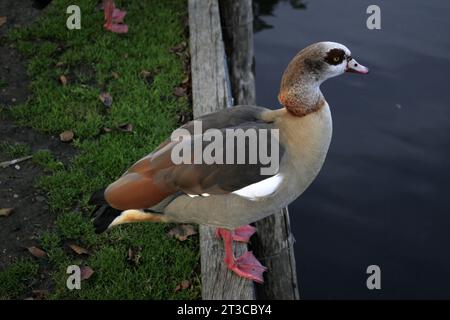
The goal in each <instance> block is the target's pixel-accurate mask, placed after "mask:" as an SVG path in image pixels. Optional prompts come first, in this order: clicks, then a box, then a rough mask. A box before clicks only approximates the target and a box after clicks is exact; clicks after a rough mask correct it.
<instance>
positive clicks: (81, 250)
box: [69, 244, 91, 255]
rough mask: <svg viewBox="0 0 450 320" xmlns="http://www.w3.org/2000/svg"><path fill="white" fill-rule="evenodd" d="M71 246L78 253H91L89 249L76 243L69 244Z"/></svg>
mask: <svg viewBox="0 0 450 320" xmlns="http://www.w3.org/2000/svg"><path fill="white" fill-rule="evenodd" d="M69 248H70V249H72V250H73V251H74V252H75V253H76V254H80V255H81V254H91V253H90V252H89V251H88V250H87V249H85V248H83V247H80V246H78V245H76V244H69Z"/></svg>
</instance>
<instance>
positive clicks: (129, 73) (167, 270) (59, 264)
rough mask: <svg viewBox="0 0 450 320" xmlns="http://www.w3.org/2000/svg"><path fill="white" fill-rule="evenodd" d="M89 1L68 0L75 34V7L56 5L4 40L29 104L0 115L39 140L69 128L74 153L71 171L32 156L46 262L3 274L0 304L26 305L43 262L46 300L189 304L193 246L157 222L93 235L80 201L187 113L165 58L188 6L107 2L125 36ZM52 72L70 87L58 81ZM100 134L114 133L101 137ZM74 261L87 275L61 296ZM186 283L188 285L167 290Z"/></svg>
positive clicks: (179, 64)
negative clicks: (120, 12)
mask: <svg viewBox="0 0 450 320" xmlns="http://www.w3.org/2000/svg"><path fill="white" fill-rule="evenodd" d="M96 3H97V1H93V0H92V1H88V0H79V1H76V4H77V5H79V6H80V7H81V26H82V28H81V30H68V29H67V28H66V19H67V16H68V15H67V14H66V8H67V6H68V5H70V4H73V1H65V0H59V1H57V0H54V1H53V2H52V4H51V5H50V6H49V7H48V9H47V11H46V12H45V13H44V14H43V16H42V17H41V18H40V19H39V20H38V21H37V22H36V23H34V24H33V25H32V26H31V27H29V28H25V29H14V30H12V32H10V34H9V40H8V41H9V42H10V43H11V44H12V45H15V46H16V47H17V48H18V49H19V50H20V52H21V53H22V54H23V55H24V56H25V57H26V58H27V72H28V74H29V77H30V83H29V88H30V91H31V97H30V99H29V100H28V101H27V102H26V103H24V104H22V105H19V106H16V107H14V108H13V109H12V110H11V111H8V112H9V113H10V114H11V116H12V117H13V119H14V121H16V122H17V123H19V124H21V125H23V126H29V127H32V128H33V129H35V130H37V131H40V132H44V133H48V134H52V135H58V134H59V133H61V132H62V131H65V130H71V131H73V133H74V141H73V142H72V143H73V144H74V146H75V147H76V148H77V150H78V154H77V156H76V157H75V158H74V159H73V160H72V161H71V162H70V164H69V165H62V164H61V163H59V162H58V161H56V160H55V159H54V157H53V155H52V154H51V153H49V152H46V151H42V152H38V153H37V154H36V155H35V157H34V161H36V162H37V163H38V164H39V165H41V166H42V167H43V168H44V169H45V170H46V172H47V174H46V175H45V176H44V177H43V178H40V179H39V181H38V182H37V183H38V187H39V188H41V189H43V190H45V192H46V194H47V195H48V201H49V206H50V211H51V212H49V214H53V215H55V216H56V223H55V226H54V227H53V228H52V230H51V231H50V232H47V233H46V234H45V235H44V236H43V238H42V239H40V246H41V247H42V249H43V250H45V251H46V253H47V257H46V258H44V259H41V260H34V259H31V258H30V260H26V261H20V262H18V263H17V264H16V265H13V266H11V267H10V268H9V269H7V270H6V271H4V272H2V273H1V274H0V297H1V298H17V297H23V295H24V294H26V290H29V284H30V283H31V282H32V281H33V279H35V278H36V277H37V276H38V275H39V272H40V270H42V268H43V267H44V266H45V268H46V269H48V270H50V273H51V279H52V283H53V286H54V287H53V288H52V290H50V296H49V298H54V299H58V298H80V299H103V298H106V299H108V298H110V299H131V298H135V299H179V298H180V299H195V298H198V297H199V295H200V288H199V287H200V286H199V280H198V275H197V273H196V269H198V263H199V254H198V239H197V238H195V237H193V238H189V239H188V240H186V241H184V242H180V241H178V240H175V239H170V238H168V237H167V230H168V228H169V226H167V225H160V224H139V225H129V226H121V227H118V228H116V229H114V230H111V231H110V232H108V233H107V234H104V235H101V236H97V235H95V234H94V232H93V228H92V225H91V223H90V219H89V211H90V209H91V208H90V207H89V206H88V205H87V201H88V199H89V196H90V194H91V193H92V192H93V191H95V190H97V189H99V188H101V187H103V186H105V185H107V184H109V183H110V182H112V181H113V180H115V179H116V178H117V177H118V176H120V175H121V174H122V173H123V172H124V170H125V169H126V168H127V167H128V166H130V165H131V164H132V163H133V162H134V161H136V160H137V159H139V158H140V157H142V156H144V155H146V154H148V153H149V152H150V151H151V150H152V149H153V148H154V147H156V146H157V145H158V144H159V143H160V142H161V141H163V140H164V139H165V138H166V137H167V136H168V135H169V133H170V132H171V131H172V130H173V129H174V128H176V127H177V126H178V125H179V123H178V115H179V114H180V112H186V111H188V110H189V108H190V106H189V102H188V100H187V98H186V97H177V96H174V95H173V90H174V88H175V87H176V86H178V85H179V84H180V83H181V82H182V81H183V79H185V77H186V75H185V74H184V71H183V61H182V58H181V57H180V56H179V55H176V54H174V53H172V52H171V50H170V49H171V48H173V47H175V46H177V45H179V44H180V43H182V42H183V41H186V40H187V39H186V35H185V33H184V24H183V21H184V19H185V16H186V14H187V12H186V3H185V1H183V0H176V1H116V5H117V7H119V8H123V9H124V10H126V11H127V16H126V18H125V23H126V24H128V26H129V32H128V33H127V34H123V35H118V34H114V33H111V32H108V31H105V30H104V29H103V28H102V25H103V13H102V11H99V10H96V8H95V7H96ZM61 76H64V77H63V78H64V79H66V80H67V83H65V84H63V83H61ZM63 82H66V81H63ZM101 92H107V93H109V94H110V95H111V96H112V98H113V102H112V105H111V106H110V107H106V106H105V105H104V104H103V103H102V102H101V101H100V99H99V94H100V93H101ZM3 112H5V111H3ZM123 124H131V125H132V130H131V132H124V131H123V130H120V129H119V127H120V126H121V125H123ZM104 128H109V129H112V130H106V131H108V132H106V133H105V130H104ZM130 128H131V127H130V126H128V129H130ZM125 131H130V130H125ZM72 243H75V244H77V245H79V246H82V247H84V248H86V249H88V250H89V252H90V255H77V254H76V253H74V252H73V251H72V250H70V249H69V248H68V244H72ZM129 252H132V253H133V257H134V258H133V259H130V257H129ZM136 257H138V258H136ZM72 264H76V265H81V266H83V265H86V266H90V267H91V268H92V269H93V270H94V274H93V276H92V277H91V278H90V279H88V280H86V281H83V282H82V289H81V290H73V291H70V290H68V289H67V288H66V279H67V274H66V269H67V266H69V265H72ZM183 280H189V281H190V283H191V284H192V285H190V286H189V287H188V288H187V289H184V290H175V288H176V287H177V285H179V284H180V283H181V282H182V281H183ZM12 288H14V290H13V289H12ZM34 289H39V288H34Z"/></svg>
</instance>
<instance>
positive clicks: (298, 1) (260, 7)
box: [253, 0, 307, 32]
mask: <svg viewBox="0 0 450 320" xmlns="http://www.w3.org/2000/svg"><path fill="white" fill-rule="evenodd" d="M280 2H284V3H289V4H290V5H291V8H292V9H298V10H304V9H306V5H307V3H306V1H304V0H260V1H253V16H254V18H253V30H254V31H255V32H258V31H261V30H264V29H271V28H273V26H272V25H271V24H269V23H267V22H266V21H265V20H264V19H263V17H264V16H272V15H273V11H274V10H275V7H276V6H277V5H278V4H279V3H280Z"/></svg>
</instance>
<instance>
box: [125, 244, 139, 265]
mask: <svg viewBox="0 0 450 320" xmlns="http://www.w3.org/2000/svg"><path fill="white" fill-rule="evenodd" d="M127 260H128V261H129V262H131V263H133V264H134V265H138V264H139V260H141V249H140V248H129V249H128V254H127Z"/></svg>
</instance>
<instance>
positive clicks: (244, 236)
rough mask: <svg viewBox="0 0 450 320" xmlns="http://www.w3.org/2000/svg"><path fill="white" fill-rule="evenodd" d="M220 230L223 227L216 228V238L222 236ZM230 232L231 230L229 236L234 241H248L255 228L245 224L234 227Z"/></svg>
mask: <svg viewBox="0 0 450 320" xmlns="http://www.w3.org/2000/svg"><path fill="white" fill-rule="evenodd" d="M222 230H225V229H222V228H217V229H216V237H217V238H220V237H221V236H222V235H221V232H222ZM230 232H231V238H232V239H233V240H234V241H239V242H245V243H247V242H249V241H250V237H251V236H252V235H253V234H254V233H255V232H256V228H255V227H252V226H251V225H249V224H248V225H246V226H242V227H239V228H236V229H234V230H233V231H230Z"/></svg>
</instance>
